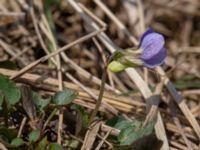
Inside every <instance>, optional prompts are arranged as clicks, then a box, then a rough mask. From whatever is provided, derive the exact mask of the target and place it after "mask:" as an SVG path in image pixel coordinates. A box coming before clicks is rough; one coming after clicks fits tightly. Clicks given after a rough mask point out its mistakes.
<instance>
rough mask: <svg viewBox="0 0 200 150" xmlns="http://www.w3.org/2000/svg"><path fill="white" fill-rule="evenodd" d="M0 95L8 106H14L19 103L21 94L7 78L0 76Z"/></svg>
mask: <svg viewBox="0 0 200 150" xmlns="http://www.w3.org/2000/svg"><path fill="white" fill-rule="evenodd" d="M0 93H2V94H3V96H4V97H5V100H6V103H7V104H8V105H15V104H16V103H17V102H19V100H20V97H21V93H20V90H19V89H18V88H17V87H16V84H15V83H14V82H13V81H12V80H10V79H9V78H8V77H6V76H4V75H1V74H0Z"/></svg>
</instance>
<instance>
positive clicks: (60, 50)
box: [10, 28, 105, 80]
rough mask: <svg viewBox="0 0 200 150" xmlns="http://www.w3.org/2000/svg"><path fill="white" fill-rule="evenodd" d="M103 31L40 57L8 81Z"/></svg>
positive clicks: (95, 32) (93, 33)
mask: <svg viewBox="0 0 200 150" xmlns="http://www.w3.org/2000/svg"><path fill="white" fill-rule="evenodd" d="M104 30H105V28H102V29H101V30H99V31H94V32H92V33H90V34H87V35H85V36H83V37H81V38H79V39H78V40H75V41H73V42H71V43H69V44H68V45H66V46H64V47H62V48H60V49H58V50H57V51H55V52H53V53H51V54H49V55H46V56H44V57H41V58H40V59H38V60H36V61H34V62H32V63H31V64H29V65H28V66H26V67H24V68H22V69H21V70H20V71H18V72H17V73H16V74H15V75H13V76H11V77H10V79H12V80H14V79H16V78H18V77H20V76H21V75H23V74H24V73H26V72H28V71H29V70H31V69H32V68H34V67H35V66H37V65H38V64H40V63H42V62H44V61H46V60H48V59H49V58H51V57H53V56H55V55H57V54H59V53H61V52H63V51H65V50H68V49H69V48H71V47H72V46H74V45H76V44H78V43H81V42H83V41H86V40H88V39H90V38H92V37H94V36H96V35H97V34H99V33H100V32H102V31H104Z"/></svg>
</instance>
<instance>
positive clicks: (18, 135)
mask: <svg viewBox="0 0 200 150" xmlns="http://www.w3.org/2000/svg"><path fill="white" fill-rule="evenodd" d="M26 120H27V117H26V116H25V117H24V118H23V120H22V122H21V125H20V128H19V131H18V134H17V137H20V136H21V133H22V130H23V128H24V125H25V123H26Z"/></svg>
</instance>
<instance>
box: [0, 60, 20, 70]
mask: <svg viewBox="0 0 200 150" xmlns="http://www.w3.org/2000/svg"><path fill="white" fill-rule="evenodd" d="M0 68H6V69H13V70H14V69H16V68H17V66H16V64H15V63H14V62H12V61H9V60H6V61H0Z"/></svg>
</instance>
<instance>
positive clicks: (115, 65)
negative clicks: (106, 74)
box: [108, 60, 127, 72]
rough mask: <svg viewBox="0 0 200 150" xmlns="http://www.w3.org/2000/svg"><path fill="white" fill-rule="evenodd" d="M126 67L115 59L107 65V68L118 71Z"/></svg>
mask: <svg viewBox="0 0 200 150" xmlns="http://www.w3.org/2000/svg"><path fill="white" fill-rule="evenodd" d="M126 68H127V66H125V65H123V64H121V63H120V62H118V61H115V60H114V61H112V62H111V63H109V65H108V69H109V70H110V71H112V72H120V71H122V70H124V69H126Z"/></svg>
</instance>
